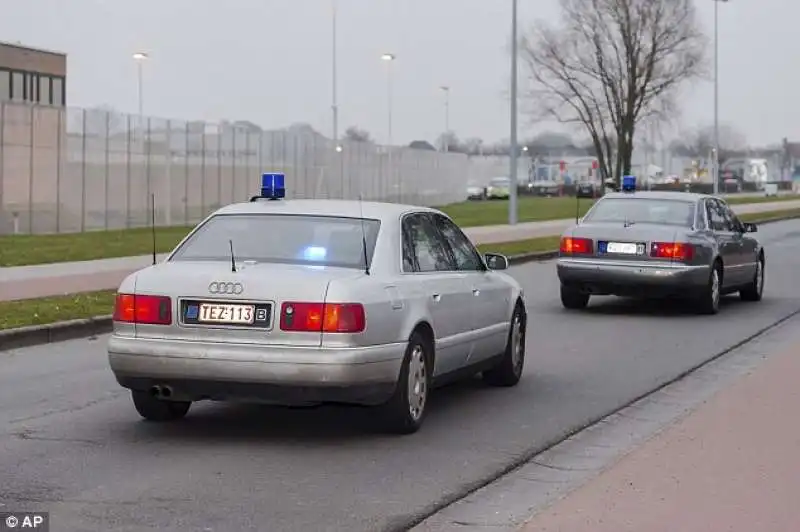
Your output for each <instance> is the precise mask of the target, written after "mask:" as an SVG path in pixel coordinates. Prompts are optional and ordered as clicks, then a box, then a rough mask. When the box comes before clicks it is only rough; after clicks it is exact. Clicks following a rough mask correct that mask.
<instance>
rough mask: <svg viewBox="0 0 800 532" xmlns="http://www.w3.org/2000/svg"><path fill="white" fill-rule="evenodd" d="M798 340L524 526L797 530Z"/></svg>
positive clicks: (687, 531) (538, 530)
mask: <svg viewBox="0 0 800 532" xmlns="http://www.w3.org/2000/svg"><path fill="white" fill-rule="evenodd" d="M798 381H800V346H797V347H796V348H795V349H793V350H792V351H790V352H786V353H784V354H781V355H778V356H775V357H771V358H770V359H769V360H768V361H766V362H765V363H764V365H763V366H761V367H760V368H758V369H756V370H755V371H754V372H753V373H751V374H750V375H748V376H746V377H744V378H742V379H741V380H739V381H738V382H736V383H734V384H733V385H732V386H730V387H729V388H727V389H724V390H722V391H721V392H719V393H718V394H717V395H716V396H714V397H713V398H712V399H711V400H709V401H708V402H707V403H706V404H704V405H702V406H700V407H699V408H698V409H697V410H695V411H694V412H693V413H691V414H689V415H688V416H687V417H685V418H683V419H682V420H680V421H678V422H677V423H676V424H675V425H673V426H671V427H669V428H667V429H665V430H664V432H662V433H661V434H660V435H657V436H656V437H654V438H653V439H652V440H650V441H648V442H647V443H645V444H644V445H642V446H641V447H640V448H638V449H636V450H634V451H633V452H631V453H630V454H629V455H627V456H626V457H624V458H622V459H621V460H620V461H619V462H618V463H617V464H616V465H614V466H612V467H611V468H610V469H608V470H606V471H605V472H603V473H601V474H600V475H599V476H598V477H596V478H595V479H594V480H592V481H590V482H588V483H587V484H585V485H584V486H582V487H580V488H578V489H577V490H575V491H574V492H572V493H571V494H569V495H567V496H566V497H565V498H564V499H561V500H560V501H558V502H556V503H555V504H553V505H552V506H551V507H549V508H548V509H546V510H543V511H542V512H541V513H539V514H538V515H536V516H534V517H533V518H531V519H530V520H529V521H528V522H527V523H526V525H525V526H524V527H523V528H522V532H534V531H535V532H554V531H559V532H678V531H680V532H711V531H726V532H740V531H741V532H756V531H757V532H794V531H797V530H800V504H798V493H800V423H798V421H797V416H796V415H795V412H794V408H795V406H796V405H798V404H800V386H798V385H797V383H798Z"/></svg>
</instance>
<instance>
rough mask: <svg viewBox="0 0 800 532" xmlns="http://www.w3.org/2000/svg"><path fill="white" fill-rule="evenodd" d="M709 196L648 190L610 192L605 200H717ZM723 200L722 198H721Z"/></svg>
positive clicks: (605, 196)
mask: <svg viewBox="0 0 800 532" xmlns="http://www.w3.org/2000/svg"><path fill="white" fill-rule="evenodd" d="M715 197H716V196H711V195H709V194H699V193H697V192H676V191H671V190H648V191H644V190H643V191H640V192H608V193H606V194H605V195H604V196H603V198H609V199H611V198H624V199H637V198H638V199H663V200H677V201H688V202H697V201H700V200H702V199H703V198H715ZM720 199H721V198H720Z"/></svg>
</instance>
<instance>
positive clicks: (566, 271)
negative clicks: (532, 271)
mask: <svg viewBox="0 0 800 532" xmlns="http://www.w3.org/2000/svg"><path fill="white" fill-rule="evenodd" d="M556 268H557V271H558V279H559V281H561V283H562V284H564V285H569V286H574V287H578V288H580V289H582V290H583V291H586V292H589V293H596V294H615V295H631V296H635V295H640V294H644V295H658V294H663V295H677V296H680V295H689V294H690V293H691V292H694V291H695V290H697V289H700V288H703V287H705V286H706V285H707V283H708V276H709V273H710V270H709V268H710V266H708V265H700V266H688V265H684V264H669V263H661V264H651V263H646V262H620V261H608V260H602V259H573V258H567V257H561V258H559V259H558V262H557V265H556Z"/></svg>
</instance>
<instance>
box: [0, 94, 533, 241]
mask: <svg viewBox="0 0 800 532" xmlns="http://www.w3.org/2000/svg"><path fill="white" fill-rule="evenodd" d="M267 171H277V172H285V173H286V174H287V196H288V197H290V198H345V199H357V198H358V197H359V196H360V197H361V198H363V199H364V200H365V201H370V200H375V201H388V202H403V203H410V204H417V205H444V204H447V203H453V202H458V201H463V200H465V199H466V192H467V186H468V183H470V182H485V181H487V180H488V179H489V178H491V177H494V176H502V175H507V173H508V159H507V158H496V157H495V158H483V157H469V156H467V155H464V154H458V153H441V152H436V151H429V150H419V149H411V148H402V147H392V148H388V147H385V146H377V145H374V144H371V143H362V142H344V143H342V150H341V151H337V150H336V146H335V145H334V143H333V141H331V140H330V139H328V138H326V137H324V136H322V135H320V134H318V133H316V132H314V131H313V130H311V129H310V128H304V127H292V128H288V129H286V130H281V131H264V130H261V129H259V128H258V127H256V126H254V125H249V124H246V125H241V123H239V124H230V123H219V124H211V123H206V122H202V121H195V122H185V121H177V120H164V119H158V118H151V117H139V116H135V115H127V114H121V113H114V112H108V111H105V110H94V109H78V108H56V107H48V106H38V105H28V104H18V103H0V234H8V233H20V234H26V233H28V234H30V233H68V232H82V231H92V230H108V229H126V228H134V227H144V226H148V225H150V223H151V218H152V217H155V223H156V225H160V226H165V225H191V224H195V223H197V222H199V221H200V220H202V219H203V218H204V217H205V216H206V215H207V214H209V213H210V212H212V211H213V210H215V209H217V208H219V207H220V206H222V205H226V204H230V203H234V202H240V201H247V200H248V199H249V198H250V197H251V196H252V195H253V194H254V193H256V191H258V190H259V187H260V176H261V174H262V173H263V172H267ZM526 173H527V170H526V166H525V162H524V161H520V170H519V175H520V176H525V175H526ZM152 197H154V204H155V209H154V210H153V208H152V206H151V203H153V201H152V200H151V198H152Z"/></svg>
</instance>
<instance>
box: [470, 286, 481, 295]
mask: <svg viewBox="0 0 800 532" xmlns="http://www.w3.org/2000/svg"><path fill="white" fill-rule="evenodd" d="M472 295H473V296H479V295H481V291H480V289H478V288H473V289H472Z"/></svg>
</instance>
